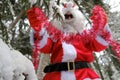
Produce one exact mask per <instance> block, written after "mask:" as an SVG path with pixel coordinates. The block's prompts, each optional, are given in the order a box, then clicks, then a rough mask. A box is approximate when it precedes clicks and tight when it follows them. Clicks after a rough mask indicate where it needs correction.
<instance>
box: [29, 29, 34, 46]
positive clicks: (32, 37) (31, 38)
mask: <svg viewBox="0 0 120 80" xmlns="http://www.w3.org/2000/svg"><path fill="white" fill-rule="evenodd" d="M30 44H31V45H32V46H33V45H34V30H33V29H31V30H30Z"/></svg>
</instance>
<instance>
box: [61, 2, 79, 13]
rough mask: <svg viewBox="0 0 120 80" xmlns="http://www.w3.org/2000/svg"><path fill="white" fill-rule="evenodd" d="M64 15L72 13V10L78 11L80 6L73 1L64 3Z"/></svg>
mask: <svg viewBox="0 0 120 80" xmlns="http://www.w3.org/2000/svg"><path fill="white" fill-rule="evenodd" d="M63 6H64V7H63V13H64V14H65V13H66V12H67V11H70V10H78V6H77V5H76V4H75V3H74V2H72V1H69V2H66V3H64V5H63Z"/></svg>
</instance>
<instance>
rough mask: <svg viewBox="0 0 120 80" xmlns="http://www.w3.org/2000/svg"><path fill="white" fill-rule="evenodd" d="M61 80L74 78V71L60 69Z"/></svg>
mask: <svg viewBox="0 0 120 80" xmlns="http://www.w3.org/2000/svg"><path fill="white" fill-rule="evenodd" d="M61 80H76V77H75V75H74V71H62V72H61Z"/></svg>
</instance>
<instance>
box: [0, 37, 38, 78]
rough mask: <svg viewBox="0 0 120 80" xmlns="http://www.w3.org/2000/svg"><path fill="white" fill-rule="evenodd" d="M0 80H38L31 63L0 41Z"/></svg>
mask: <svg viewBox="0 0 120 80" xmlns="http://www.w3.org/2000/svg"><path fill="white" fill-rule="evenodd" d="M0 80H38V79H37V76H36V74H35V70H34V67H33V64H32V62H31V61H30V60H29V59H27V58H26V57H25V56H23V55H22V54H21V53H20V52H19V51H16V50H13V49H10V48H9V47H8V46H7V45H6V44H5V43H4V42H3V41H2V39H0Z"/></svg>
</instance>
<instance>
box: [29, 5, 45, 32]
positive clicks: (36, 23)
mask: <svg viewBox="0 0 120 80" xmlns="http://www.w3.org/2000/svg"><path fill="white" fill-rule="evenodd" d="M27 16H28V19H29V22H30V25H31V27H32V28H33V29H34V30H35V31H40V30H41V27H42V26H43V24H44V23H45V22H46V20H47V18H46V16H45V14H44V13H43V11H42V10H41V9H40V8H38V7H33V8H31V9H29V10H28V11H27Z"/></svg>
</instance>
